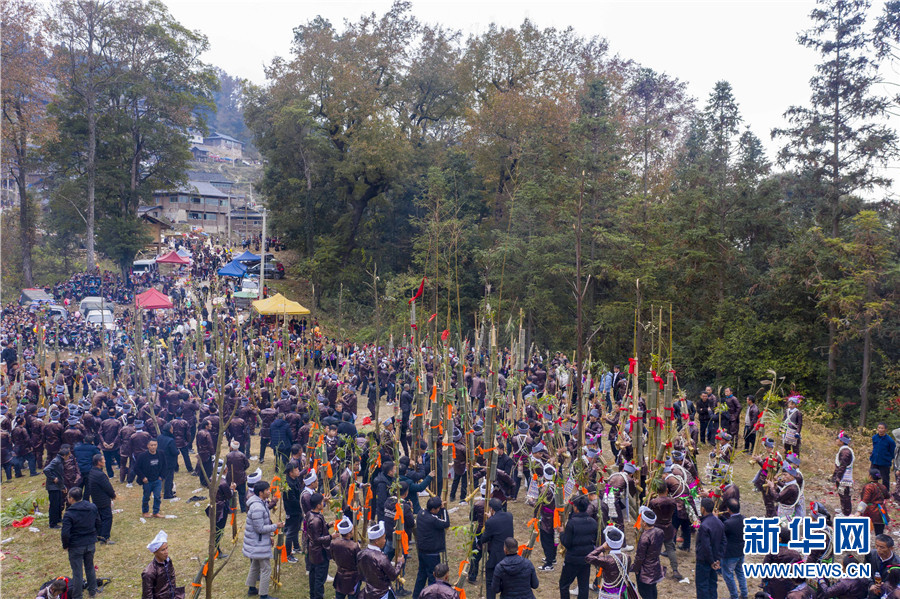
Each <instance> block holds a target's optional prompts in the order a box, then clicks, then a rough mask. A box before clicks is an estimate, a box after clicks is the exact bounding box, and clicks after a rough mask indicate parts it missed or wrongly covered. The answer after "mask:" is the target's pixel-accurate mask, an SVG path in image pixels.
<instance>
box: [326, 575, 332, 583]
mask: <svg viewBox="0 0 900 599" xmlns="http://www.w3.org/2000/svg"><path fill="white" fill-rule="evenodd" d="M333 580H334V576H329V577H328V578H326V579H325V582H331V581H333Z"/></svg>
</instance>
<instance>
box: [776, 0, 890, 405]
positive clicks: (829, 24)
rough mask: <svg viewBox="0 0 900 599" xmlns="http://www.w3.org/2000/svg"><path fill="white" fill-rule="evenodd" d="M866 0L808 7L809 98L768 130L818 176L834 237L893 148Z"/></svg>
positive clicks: (833, 345)
mask: <svg viewBox="0 0 900 599" xmlns="http://www.w3.org/2000/svg"><path fill="white" fill-rule="evenodd" d="M868 9H869V2H868V0H819V2H818V3H817V6H816V8H815V9H814V10H813V11H812V12H811V13H810V18H811V19H812V21H813V26H812V27H811V28H810V29H809V30H807V31H805V32H803V33H802V34H801V35H800V36H799V38H798V41H799V43H800V44H801V45H803V46H806V47H807V48H811V49H813V50H815V51H816V52H817V53H818V54H819V55H820V57H821V62H820V63H819V64H818V65H817V67H816V71H817V73H816V75H815V76H813V77H812V79H810V91H811V97H810V105H809V106H792V107H791V108H789V109H788V111H787V112H786V113H785V117H786V118H787V120H788V123H789V126H788V127H787V128H784V129H775V130H774V131H773V132H772V135H773V137H784V138H786V139H787V140H788V141H787V144H786V145H785V146H784V148H782V150H781V152H780V154H779V158H780V159H781V161H782V162H783V163H785V164H794V165H797V166H798V167H799V168H800V169H801V170H802V171H805V172H806V174H808V175H809V176H811V177H812V178H813V179H814V180H815V181H817V183H818V185H819V187H820V191H821V197H822V203H821V205H820V207H819V219H820V222H821V226H822V228H823V229H824V230H825V231H830V235H831V237H832V238H837V237H839V235H840V228H841V222H842V221H843V220H844V219H846V218H848V217H850V216H853V213H854V212H855V211H856V208H855V206H854V203H855V200H854V197H853V196H854V194H858V193H860V192H866V191H870V190H872V189H874V188H877V187H881V186H884V185H885V184H886V183H887V180H886V179H885V177H884V176H883V175H882V174H880V173H879V172H878V169H877V167H879V166H882V165H884V164H885V163H886V161H887V160H888V159H889V158H890V156H891V155H892V154H893V153H894V152H896V141H897V138H896V135H895V133H894V132H893V131H892V130H891V129H889V128H888V127H886V126H884V125H883V124H882V122H881V119H882V118H883V117H884V116H885V112H886V110H887V108H888V106H889V100H888V99H887V98H885V97H884V96H881V95H879V94H878V92H877V90H876V87H875V86H876V84H878V83H879V75H878V70H877V62H876V59H875V57H874V55H873V48H872V47H871V36H870V35H869V33H868V31H867V30H866V13H867V11H868ZM836 317H837V315H836V314H835V313H834V311H833V309H832V311H830V312H829V318H828V345H829V348H828V381H827V389H826V397H825V399H826V402H827V403H828V405H829V406H833V405H834V378H835V371H836V368H837V351H838V341H837V323H836Z"/></svg>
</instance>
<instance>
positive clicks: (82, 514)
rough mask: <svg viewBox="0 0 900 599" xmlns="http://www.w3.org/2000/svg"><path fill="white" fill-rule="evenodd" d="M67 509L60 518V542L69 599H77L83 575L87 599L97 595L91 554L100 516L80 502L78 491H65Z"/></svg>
mask: <svg viewBox="0 0 900 599" xmlns="http://www.w3.org/2000/svg"><path fill="white" fill-rule="evenodd" d="M68 503H69V507H68V508H67V509H66V513H65V514H64V515H63V520H62V531H61V535H60V540H61V541H62V546H63V549H65V550H67V551H68V552H69V565H70V566H72V585H71V586H70V588H71V589H72V595H71V596H70V598H69V599H81V596H82V593H83V591H84V574H85V572H86V573H87V589H88V594H90V596H91V597H93V596H94V595H96V594H97V574H96V572H95V571H94V550H95V547H96V545H97V533H98V532H99V530H100V514H99V513H98V512H97V506H96V505H94V504H93V503H91V502H89V501H83V493H82V491H81V489H80V488H79V487H75V488H73V489H70V490H69V497H68Z"/></svg>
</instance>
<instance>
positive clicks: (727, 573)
mask: <svg viewBox="0 0 900 599" xmlns="http://www.w3.org/2000/svg"><path fill="white" fill-rule="evenodd" d="M725 510H726V511H725V514H723V515H722V516H720V519H721V520H722V523H723V524H724V525H725V556H724V559H723V560H722V578H724V579H725V585H726V586H727V587H728V592H729V593H730V594H731V596H732V597H737V596H738V591H739V590H740V596H741V597H747V593H748V591H747V578H746V577H745V576H744V566H743V563H744V516H742V515H741V503H740V501H738V500H737V499H735V498H734V497H731V498H729V499H727V500H725Z"/></svg>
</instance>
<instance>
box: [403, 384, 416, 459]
mask: <svg viewBox="0 0 900 599" xmlns="http://www.w3.org/2000/svg"><path fill="white" fill-rule="evenodd" d="M412 404H413V395H412V393H411V392H410V390H409V385H408V384H404V385H403V392H402V393H400V415H401V418H400V445H402V446H403V453H404V454H406V455H409V440H408V439H407V434H408V433H409V414H410V412H411V411H412Z"/></svg>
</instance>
